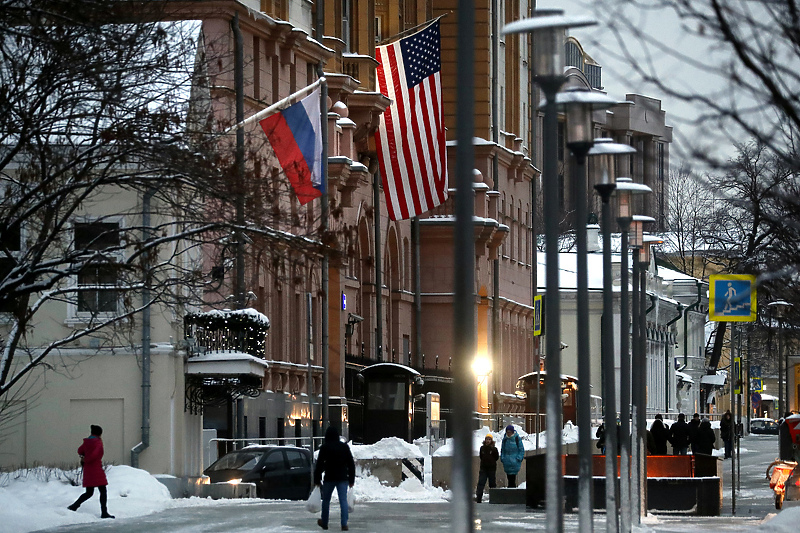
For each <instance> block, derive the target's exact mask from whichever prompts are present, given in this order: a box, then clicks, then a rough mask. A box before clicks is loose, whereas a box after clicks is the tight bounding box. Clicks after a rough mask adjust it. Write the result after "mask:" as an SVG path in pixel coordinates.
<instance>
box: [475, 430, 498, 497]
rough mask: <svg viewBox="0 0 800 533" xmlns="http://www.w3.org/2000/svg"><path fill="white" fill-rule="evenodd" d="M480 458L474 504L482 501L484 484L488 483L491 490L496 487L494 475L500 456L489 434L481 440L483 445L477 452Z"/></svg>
mask: <svg viewBox="0 0 800 533" xmlns="http://www.w3.org/2000/svg"><path fill="white" fill-rule="evenodd" d="M478 457H479V458H480V469H479V470H478V487H477V488H476V489H475V502H476V503H481V500H482V499H483V489H484V487H486V482H487V481H488V482H489V488H490V489H493V488H495V487H496V486H497V480H496V478H495V475H496V473H497V459H498V458H499V457H500V454H499V453H498V452H497V446H495V443H494V437H492V434H491V433H489V434H487V435H486V438H484V439H483V445H481V449H480V451H479V452H478Z"/></svg>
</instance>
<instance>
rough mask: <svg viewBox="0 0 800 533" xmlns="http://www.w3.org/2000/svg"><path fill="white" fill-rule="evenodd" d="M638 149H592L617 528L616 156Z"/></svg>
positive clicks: (609, 475)
mask: <svg viewBox="0 0 800 533" xmlns="http://www.w3.org/2000/svg"><path fill="white" fill-rule="evenodd" d="M635 151H636V150H635V149H634V148H633V147H631V146H629V145H627V144H620V143H615V142H614V141H613V140H611V139H596V140H595V144H594V146H593V147H592V148H591V150H589V155H590V156H596V157H597V159H598V162H599V170H600V174H601V180H600V182H599V183H598V184H596V185H595V186H594V188H595V190H596V191H597V193H598V194H599V195H600V198H601V200H602V201H603V209H602V216H601V229H602V234H603V315H602V317H601V322H600V366H601V371H602V376H603V404H604V413H603V423H604V424H605V428H606V432H605V438H606V517H607V518H606V520H607V522H606V529H607V530H608V531H614V532H616V531H617V515H618V513H619V510H618V509H619V506H618V502H617V486H618V483H619V482H618V480H617V431H616V428H617V405H616V404H617V398H616V392H615V388H616V379H615V375H614V374H615V372H614V338H613V335H614V322H613V318H614V292H613V285H612V284H613V279H612V277H611V202H610V200H611V194H612V193H613V192H614V189H615V188H616V185H615V183H614V168H615V167H614V160H615V158H616V156H618V155H622V154H629V153H632V152H635Z"/></svg>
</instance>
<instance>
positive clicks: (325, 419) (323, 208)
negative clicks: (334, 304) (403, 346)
mask: <svg viewBox="0 0 800 533" xmlns="http://www.w3.org/2000/svg"><path fill="white" fill-rule="evenodd" d="M316 31H317V39H318V40H319V42H322V38H323V33H324V32H325V2H319V3H318V4H317V20H316ZM324 69H325V65H324V63H323V62H322V61H320V62H319V63H317V75H318V76H319V79H318V80H317V81H316V82H314V83H312V84H311V85H310V86H309V87H311V86H314V85H315V84H319V85H320V87H321V88H322V90H321V91H320V95H319V98H320V105H319V112H320V115H321V117H320V119H321V124H322V183H323V185H324V187H323V189H322V198H321V199H320V200H321V202H322V203H321V205H320V214H321V218H322V220H321V223H322V224H321V226H322V227H321V233H322V234H323V236H324V234H325V233H327V232H328V84H327V83H325V70H324ZM307 89H308V87H306V89H301V90H300V91H298V92H297V93H295V95H296V94H298V93H300V92H303V91H305V90H307ZM312 90H313V89H312ZM292 96H294V95H292ZM289 98H291V97H289ZM284 100H285V98H284ZM278 103H280V102H278ZM275 105H277V104H274V105H273V106H270V107H275ZM267 109H269V108H267ZM267 109H265V110H264V111H267ZM264 111H262V112H261V113H264ZM257 114H258V113H257ZM328 290H329V287H328V251H327V250H326V249H325V247H324V246H323V247H322V349H321V350H320V351H321V357H320V358H321V359H322V361H321V364H322V431H323V434H324V432H325V431H326V430H327V427H328V424H329V418H330V413H329V412H328V410H329V409H328V405H329V399H330V384H329V383H328V380H329V378H330V370H329V369H328Z"/></svg>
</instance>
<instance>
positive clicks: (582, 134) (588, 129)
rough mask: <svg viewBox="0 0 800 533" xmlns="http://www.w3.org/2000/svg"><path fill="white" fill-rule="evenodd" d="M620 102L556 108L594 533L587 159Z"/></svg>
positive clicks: (577, 96) (586, 486)
mask: <svg viewBox="0 0 800 533" xmlns="http://www.w3.org/2000/svg"><path fill="white" fill-rule="evenodd" d="M617 103H618V102H617V101H616V100H614V99H613V98H611V97H609V96H606V95H604V94H602V93H597V92H593V91H589V90H587V89H583V88H570V89H567V90H565V91H562V92H560V93H558V94H557V95H556V104H558V106H559V108H560V109H562V110H564V111H566V115H567V116H566V118H567V140H568V142H567V146H568V147H569V149H570V150H571V151H572V154H573V156H574V163H575V164H574V165H573V166H572V190H573V197H574V199H575V204H574V209H575V217H574V224H573V226H574V230H575V244H576V248H577V265H576V266H577V268H576V270H577V272H576V273H577V287H576V288H577V309H576V313H577V341H578V342H577V349H578V361H577V362H578V416H577V418H578V420H577V422H578V529H579V530H580V531H585V532H589V533H591V531H592V530H593V528H594V524H593V523H592V510H593V498H592V406H591V401H592V397H591V390H590V388H589V383H590V382H591V378H592V374H591V353H590V351H589V281H588V271H589V269H588V266H587V251H588V246H587V237H586V222H587V218H588V210H589V209H588V198H587V194H588V192H587V186H586V156H587V154H588V153H589V150H590V149H591V148H592V146H594V135H593V133H594V131H593V130H594V124H593V121H592V113H593V112H594V111H599V110H602V109H608V108H609V107H612V106H613V105H615V104H617Z"/></svg>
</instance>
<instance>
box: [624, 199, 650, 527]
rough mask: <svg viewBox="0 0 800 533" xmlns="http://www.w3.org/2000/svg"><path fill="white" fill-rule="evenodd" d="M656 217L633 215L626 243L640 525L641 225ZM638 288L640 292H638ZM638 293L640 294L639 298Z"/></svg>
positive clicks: (634, 515) (634, 501) (634, 495)
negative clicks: (629, 263) (630, 270)
mask: <svg viewBox="0 0 800 533" xmlns="http://www.w3.org/2000/svg"><path fill="white" fill-rule="evenodd" d="M655 221H656V219H654V218H652V217H646V216H642V215H633V216H632V217H631V222H630V231H629V235H630V238H629V245H630V247H631V248H632V249H633V284H632V285H633V291H632V295H631V296H632V297H631V301H632V304H633V305H632V313H631V323H632V325H633V327H632V328H631V337H632V339H631V361H632V363H633V364H632V369H633V372H632V381H631V400H632V401H631V420H632V421H633V423H632V424H631V457H632V461H631V463H632V468H631V470H632V476H631V486H630V491H631V522H632V523H634V524H636V525H640V524H641V518H642V516H643V513H646V512H647V509H644V510H643V509H642V508H643V505H642V503H643V495H644V489H645V488H646V487H644V486H643V483H645V482H646V481H645V480H646V478H644V477H643V475H642V474H643V465H642V456H643V455H646V454H647V452H646V450H647V446H646V445H647V442H646V439H645V437H646V433H645V432H641V433H640V430H639V427H640V424H639V419H640V416H639V415H640V413H644V412H645V410H646V409H645V405H644V400H643V399H642V398H643V397H644V387H645V385H644V378H643V377H642V376H643V371H644V363H643V361H642V357H641V349H640V348H641V343H640V342H639V338H640V337H641V333H642V327H641V324H642V318H641V317H642V316H643V315H644V303H643V302H644V296H645V287H644V286H643V285H642V284H641V282H640V275H639V271H640V270H641V267H640V262H641V261H640V257H641V249H642V248H643V247H644V224H645V223H648V222H655ZM640 288H641V291H640ZM640 292H641V297H640Z"/></svg>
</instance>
